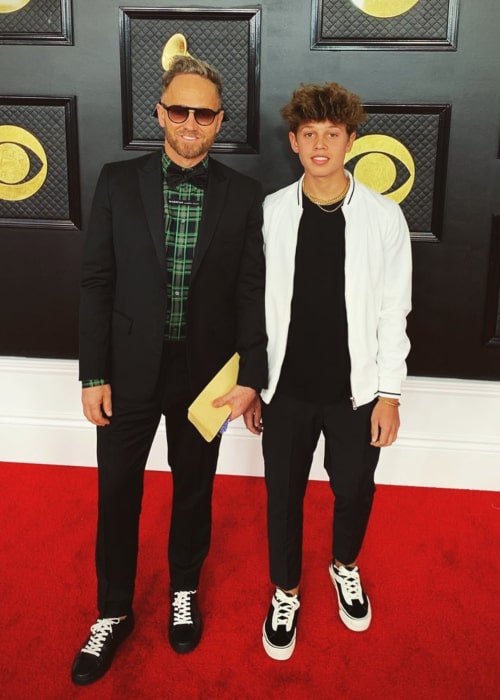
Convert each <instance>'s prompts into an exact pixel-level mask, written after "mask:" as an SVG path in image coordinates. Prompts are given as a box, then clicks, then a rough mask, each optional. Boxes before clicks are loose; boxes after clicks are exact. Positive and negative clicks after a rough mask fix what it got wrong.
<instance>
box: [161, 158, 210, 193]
mask: <svg viewBox="0 0 500 700" xmlns="http://www.w3.org/2000/svg"><path fill="white" fill-rule="evenodd" d="M183 182H189V183H190V184H191V185H194V186H195V187H200V188H201V189H203V190H205V189H206V188H207V185H208V168H205V166H203V165H202V164H201V163H198V165H195V166H194V168H181V167H179V166H178V165H177V164H176V163H170V165H169V166H168V169H167V184H168V186H169V187H172V188H175V187H177V185H180V184H182V183H183Z"/></svg>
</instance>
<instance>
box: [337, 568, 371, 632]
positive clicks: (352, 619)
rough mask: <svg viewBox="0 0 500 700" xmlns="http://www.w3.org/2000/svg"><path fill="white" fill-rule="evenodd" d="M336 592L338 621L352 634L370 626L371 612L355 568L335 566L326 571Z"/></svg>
mask: <svg viewBox="0 0 500 700" xmlns="http://www.w3.org/2000/svg"><path fill="white" fill-rule="evenodd" d="M328 571H329V573H330V578H331V579H332V583H333V586H334V588H335V590H336V591H337V598H338V601H339V615H340V619H341V620H342V622H343V623H344V625H345V626H346V627H348V628H349V629H350V630H353V632H364V631H365V630H367V629H368V627H369V626H370V622H371V620H372V611H371V607H370V601H369V600H368V596H367V595H366V593H365V592H364V590H363V588H362V586H361V580H360V578H359V571H358V567H357V566H353V567H349V568H348V567H346V566H336V565H335V564H333V563H331V564H330V567H329V569H328Z"/></svg>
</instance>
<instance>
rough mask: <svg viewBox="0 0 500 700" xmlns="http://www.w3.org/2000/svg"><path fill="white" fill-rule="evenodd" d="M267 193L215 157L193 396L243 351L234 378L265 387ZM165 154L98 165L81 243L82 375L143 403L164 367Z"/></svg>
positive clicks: (195, 320) (200, 247)
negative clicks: (264, 223)
mask: <svg viewBox="0 0 500 700" xmlns="http://www.w3.org/2000/svg"><path fill="white" fill-rule="evenodd" d="M264 279H265V262H264V254H263V241H262V190H261V187H260V185H259V183H257V182H256V181H255V180H253V179H251V178H249V177H247V176H245V175H242V174H241V173H238V172H236V171H235V170H232V169H231V168H228V167H227V166H225V165H222V164H221V163H219V162H218V161H215V160H213V159H212V158H209V184H208V188H207V190H206V193H205V198H204V205H203V214H202V220H201V225H200V231H199V236H198V241H197V244H196V249H195V253H194V260H193V268H192V275H191V282H190V289H189V299H188V309H187V353H188V365H189V372H190V381H191V388H192V391H193V395H195V394H197V393H198V392H199V391H200V390H201V389H202V388H203V386H205V384H206V383H207V382H208V381H209V380H210V379H211V378H212V376H213V375H214V374H215V373H216V372H217V371H218V370H219V369H220V367H221V366H222V365H223V364H224V363H225V362H226V360H227V359H228V358H229V357H230V356H231V355H232V354H233V353H234V352H235V351H236V350H237V351H238V352H239V353H240V355H241V362H240V372H239V377H238V383H239V384H241V385H243V386H250V387H253V388H256V389H260V388H263V387H265V386H266V385H267V354H266V344H267V338H266V332H265V314H264ZM166 283H167V280H166V257H165V230H164V208H163V188H162V171H161V152H155V153H153V154H149V155H146V156H142V157H140V158H135V159H132V160H128V161H122V162H118V163H108V164H107V165H105V166H104V167H103V169H102V171H101V174H100V177H99V180H98V183H97V186H96V192H95V196H94V201H93V205H92V211H91V215H90V221H89V226H88V233H87V238H86V242H85V247H84V255H83V266H82V282H81V295H80V379H100V378H102V379H107V380H109V381H110V382H111V385H112V388H113V390H116V389H117V390H119V393H120V395H121V396H126V397H127V398H130V399H147V398H149V397H150V396H151V394H152V392H153V391H154V389H155V387H156V384H157V381H158V377H159V371H160V363H161V357H162V348H163V342H164V332H165V319H166V313H167V294H166Z"/></svg>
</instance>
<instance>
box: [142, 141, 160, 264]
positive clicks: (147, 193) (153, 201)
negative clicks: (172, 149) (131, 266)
mask: <svg viewBox="0 0 500 700" xmlns="http://www.w3.org/2000/svg"><path fill="white" fill-rule="evenodd" d="M138 178H139V190H140V193H141V199H142V203H143V206H144V212H145V215H146V220H147V222H148V227H149V232H150V234H151V237H152V239H153V244H154V247H155V250H156V255H157V256H158V262H159V263H160V266H161V269H162V270H163V271H164V272H165V270H166V265H165V231H164V226H163V218H164V217H163V178H162V172H161V151H159V152H158V153H153V154H151V155H150V156H149V158H147V159H146V160H145V162H144V164H143V165H142V166H141V167H140V168H139V170H138Z"/></svg>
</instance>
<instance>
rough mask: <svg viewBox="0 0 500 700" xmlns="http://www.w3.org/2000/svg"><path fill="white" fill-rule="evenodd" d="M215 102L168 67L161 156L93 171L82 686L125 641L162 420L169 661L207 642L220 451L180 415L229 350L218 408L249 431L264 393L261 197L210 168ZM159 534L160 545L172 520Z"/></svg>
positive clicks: (212, 87) (217, 90)
mask: <svg viewBox="0 0 500 700" xmlns="http://www.w3.org/2000/svg"><path fill="white" fill-rule="evenodd" d="M221 90H222V85H221V79H220V76H219V74H218V73H217V71H215V70H214V69H213V68H212V67H211V66H209V65H208V64H206V63H204V62H202V61H198V60H196V59H194V58H192V57H187V56H180V57H177V58H176V59H174V61H173V63H172V64H171V66H170V69H169V70H168V71H167V72H166V73H165V74H164V76H163V81H162V93H161V99H160V101H159V103H158V104H157V114H158V120H159V123H160V125H161V126H162V127H163V128H164V130H165V144H164V149H163V150H162V151H158V152H156V153H152V154H149V155H146V156H143V157H140V158H136V159H133V160H128V161H124V162H120V163H111V164H108V165H106V166H104V168H103V170H102V173H101V176H100V178H99V182H98V184H97V188H96V194H95V198H94V202H93V207H92V213H91V217H90V222H89V227H88V234H87V240H86V245H85V251H84V260H83V275H82V286H81V307H80V379H81V380H82V381H83V390H82V401H83V410H84V413H85V416H86V417H87V418H88V420H89V421H90V422H91V423H93V424H94V425H96V426H98V427H97V457H98V467H99V469H98V478H99V503H98V530H97V547H96V568H97V579H98V601H97V604H98V605H97V606H98V610H99V618H98V620H97V622H96V623H95V624H94V625H92V627H91V634H90V636H89V638H88V639H87V641H86V642H85V644H84V646H83V648H82V649H81V651H80V652H79V654H78V655H77V657H76V659H75V661H74V664H73V668H72V678H73V681H74V682H75V683H77V684H79V685H87V684H89V683H92V682H94V681H96V680H97V679H98V678H100V677H101V676H102V675H104V673H105V672H106V671H107V670H108V669H109V667H110V665H111V663H112V661H113V657H114V654H115V652H116V649H117V648H118V646H119V644H120V643H121V642H122V641H123V640H124V639H125V638H126V637H127V636H128V635H129V634H130V633H131V631H132V629H133V627H134V616H133V609H132V602H133V594H134V582H135V574H136V564H137V549H138V526H139V515H140V510H141V499H142V489H143V476H144V468H145V465H146V460H147V457H148V453H149V450H150V447H151V444H152V441H153V438H154V436H155V433H156V429H157V426H158V423H159V421H160V417H161V415H162V414H164V415H165V423H166V429H167V443H168V461H169V465H170V467H171V470H172V480H173V498H172V512H171V520H170V536H169V545H168V560H169V567H170V621H169V626H168V637H169V641H170V644H171V646H172V648H173V649H174V650H175V651H176V652H179V653H184V652H189V651H191V650H193V649H194V648H195V647H196V646H197V644H198V642H199V640H200V636H201V631H202V621H201V615H200V611H199V609H198V603H197V588H198V582H199V579H200V572H201V568H202V564H203V562H204V560H205V558H206V556H207V554H208V550H209V545H210V532H211V497H212V485H213V480H214V475H215V470H216V464H217V457H218V452H219V445H220V438H218V437H217V438H215V439H214V440H213V442H211V443H207V442H205V440H204V439H203V438H202V437H201V435H199V433H198V432H197V431H196V430H195V428H194V427H193V426H192V425H191V423H190V422H189V421H188V419H187V409H188V406H189V404H190V403H191V402H192V400H193V399H194V398H195V396H196V395H197V394H198V393H199V392H200V390H201V389H202V388H203V387H204V386H205V385H206V384H207V383H208V381H209V380H210V379H212V377H213V376H214V375H215V374H216V372H217V371H218V370H219V369H220V368H221V367H222V366H223V365H224V363H225V362H226V361H227V360H228V359H229V358H230V357H231V356H232V355H233V354H234V352H235V351H238V352H239V354H240V358H241V360H240V369H239V376H238V384H237V386H236V387H235V388H234V389H233V390H232V391H231V392H230V393H229V394H227V395H226V396H224V397H221V399H220V404H219V405H224V404H228V405H229V406H230V407H231V418H232V419H234V418H237V417H238V416H240V415H242V414H243V415H244V417H245V422H246V423H247V425H248V426H249V428H250V430H252V432H258V430H257V427H256V426H255V424H254V404H253V401H254V399H255V396H256V390H260V389H261V388H262V387H263V386H266V383H267V356H266V342H267V338H266V333H265V318H264V278H265V272H264V255H263V250H262V195H261V188H260V185H259V184H258V183H257V182H255V181H254V180H252V179H250V178H248V177H246V176H244V175H241V174H239V173H237V172H236V171H234V170H232V169H230V168H228V167H226V166H224V165H222V164H221V163H218V162H217V161H214V160H212V159H211V158H210V157H209V156H208V151H209V149H210V147H211V146H212V144H213V143H214V140H215V138H216V135H217V133H218V131H219V129H220V127H221V124H222V118H223V110H222V105H221ZM160 527H161V528H162V529H163V530H164V531H165V532H166V531H167V528H168V522H167V519H165V522H163V523H160ZM165 594H166V595H168V593H167V592H165Z"/></svg>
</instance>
